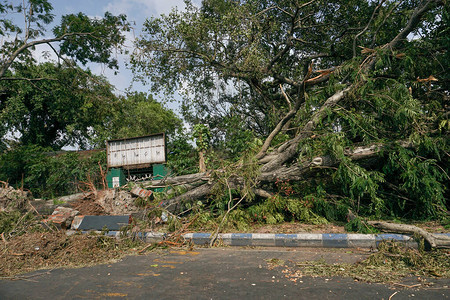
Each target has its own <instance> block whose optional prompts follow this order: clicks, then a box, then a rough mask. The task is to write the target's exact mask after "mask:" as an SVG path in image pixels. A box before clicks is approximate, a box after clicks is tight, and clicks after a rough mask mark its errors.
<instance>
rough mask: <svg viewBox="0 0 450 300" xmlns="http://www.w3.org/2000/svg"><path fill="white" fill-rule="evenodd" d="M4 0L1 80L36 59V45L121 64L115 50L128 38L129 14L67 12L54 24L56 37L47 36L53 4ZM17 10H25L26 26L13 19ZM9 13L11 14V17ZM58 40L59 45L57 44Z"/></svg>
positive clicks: (111, 64)
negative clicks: (34, 52) (11, 69)
mask: <svg viewBox="0 0 450 300" xmlns="http://www.w3.org/2000/svg"><path fill="white" fill-rule="evenodd" d="M16 2H17V4H13V3H14V2H7V1H4V0H2V2H1V3H0V13H2V15H3V16H4V17H3V18H2V19H1V20H0V33H1V35H2V36H3V37H4V38H3V39H2V41H1V44H0V80H3V79H4V77H5V73H6V71H7V70H8V69H10V68H13V69H15V67H16V66H17V65H22V64H28V63H30V62H32V61H33V57H32V55H31V53H32V51H33V50H34V47H35V46H37V45H41V44H47V45H49V46H50V47H51V49H53V51H54V53H55V54H56V55H57V56H58V57H60V58H61V59H64V56H66V57H69V58H71V59H73V60H75V61H78V62H81V63H82V64H86V63H87V62H89V61H90V62H96V63H103V64H106V65H107V66H108V67H111V68H117V67H118V65H117V60H116V59H115V58H114V51H113V50H116V51H120V49H122V45H123V43H124V41H125V37H124V35H123V32H124V31H129V24H128V22H127V21H126V16H124V15H119V16H113V15H112V14H110V13H106V14H105V16H104V17H103V18H100V19H92V18H89V17H87V16H86V15H84V14H82V13H78V14H70V15H65V16H63V17H62V18H61V23H60V25H58V26H56V27H55V28H53V34H54V37H51V38H44V35H45V34H46V26H47V25H49V24H50V23H51V22H53V20H54V15H53V14H52V10H53V6H52V5H51V3H50V2H49V1H47V0H29V1H16ZM14 14H23V17H24V25H23V27H21V26H19V25H17V24H15V23H14V22H13V21H12V20H11V16H12V15H14ZM8 17H9V18H8ZM55 43H58V45H59V49H56V48H55V47H54V46H53V44H55Z"/></svg>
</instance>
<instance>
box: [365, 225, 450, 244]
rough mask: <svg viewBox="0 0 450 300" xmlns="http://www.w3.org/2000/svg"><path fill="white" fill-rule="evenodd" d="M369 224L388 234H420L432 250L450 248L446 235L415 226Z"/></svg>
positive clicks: (449, 240)
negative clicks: (439, 234)
mask: <svg viewBox="0 0 450 300" xmlns="http://www.w3.org/2000/svg"><path fill="white" fill-rule="evenodd" d="M367 223H368V224H369V225H372V226H374V227H376V228H379V229H381V230H383V231H387V232H400V233H409V234H418V235H420V236H421V237H423V238H424V239H425V240H426V241H427V242H428V243H429V244H430V246H431V247H432V248H450V237H447V236H445V235H442V236H438V235H436V234H433V233H429V232H428V231H426V230H423V229H422V228H419V227H417V226H414V225H406V224H394V223H389V222H381V221H368V222H367Z"/></svg>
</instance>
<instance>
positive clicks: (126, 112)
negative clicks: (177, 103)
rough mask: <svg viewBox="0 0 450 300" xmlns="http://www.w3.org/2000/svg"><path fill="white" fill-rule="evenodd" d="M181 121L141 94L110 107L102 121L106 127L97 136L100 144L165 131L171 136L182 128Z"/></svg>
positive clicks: (121, 100) (131, 95)
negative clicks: (109, 140) (110, 140)
mask: <svg viewBox="0 0 450 300" xmlns="http://www.w3.org/2000/svg"><path fill="white" fill-rule="evenodd" d="M182 125H183V124H182V121H181V119H180V118H179V117H178V116H177V115H176V114H175V113H174V112H173V111H172V110H170V109H167V108H165V107H164V105H163V104H161V103H160V102H157V101H156V100H155V99H153V97H152V95H147V94H145V93H142V92H134V93H129V94H128V95H127V96H126V97H119V99H118V101H116V102H115V103H114V105H112V106H110V107H108V116H107V117H106V118H104V119H103V128H101V129H99V130H98V132H97V134H98V137H97V138H96V140H98V143H100V145H102V144H103V142H104V141H105V140H107V139H118V138H127V137H136V136H144V135H149V134H154V133H160V132H165V133H166V134H167V135H168V136H169V137H174V135H175V133H176V132H178V131H180V130H181V129H182Z"/></svg>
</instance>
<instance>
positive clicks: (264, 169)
mask: <svg viewBox="0 0 450 300" xmlns="http://www.w3.org/2000/svg"><path fill="white" fill-rule="evenodd" d="M436 4H441V2H440V1H437V0H428V1H426V2H424V3H422V4H421V5H420V6H419V7H417V8H416V9H415V11H414V12H413V13H412V15H411V17H410V20H409V22H408V24H407V25H406V27H405V28H404V29H403V30H401V31H400V32H399V33H398V35H397V36H396V37H395V38H394V39H393V40H392V41H390V42H389V43H387V44H385V45H384V46H383V47H381V48H388V49H394V48H395V47H396V46H397V45H398V43H399V42H400V41H402V40H403V39H404V38H406V37H407V36H408V34H409V33H411V32H412V31H413V30H414V29H415V28H416V25H417V24H418V23H419V21H420V19H421V17H422V16H423V15H424V14H425V13H426V12H427V11H429V10H430V9H431V8H432V7H433V6H434V5H436ZM377 59H378V57H377V52H376V51H373V52H372V53H371V54H369V55H368V57H366V59H364V61H363V62H362V63H361V64H360V73H361V74H367V72H368V71H370V70H371V69H372V68H373V66H374V65H375V62H376V61H377ZM330 72H332V71H330ZM330 72H328V73H327V76H318V78H312V79H308V78H309V75H310V73H309V72H308V75H306V76H305V77H304V80H303V81H302V82H301V83H293V82H292V81H286V80H284V81H283V80H282V82H285V83H286V84H289V85H291V87H296V88H298V89H299V90H303V89H304V88H305V87H306V86H310V85H314V84H318V83H321V82H323V81H326V80H328V78H329V73H330ZM273 76H275V77H276V76H277V75H276V74H274V75H273ZM361 78H364V76H361ZM364 80H365V79H361V80H360V81H359V82H355V83H353V84H351V85H347V86H346V87H343V88H342V89H341V90H338V91H336V92H335V93H334V94H333V95H332V96H330V97H329V98H328V99H327V100H326V101H325V102H324V103H323V104H322V106H321V107H320V108H318V109H317V110H315V111H314V112H313V113H312V115H311V117H310V119H309V120H308V122H306V123H305V125H304V126H303V127H302V128H301V129H300V130H299V131H298V133H297V134H296V135H295V137H293V138H292V139H291V140H289V141H288V142H286V143H284V144H283V145H281V146H280V147H278V148H277V149H275V150H274V151H272V152H271V153H267V150H268V149H269V145H270V144H271V141H272V140H273V138H274V136H276V135H277V134H278V132H280V130H281V128H282V127H283V126H284V125H285V124H286V123H287V122H288V121H290V120H291V119H292V118H293V117H294V116H295V115H296V113H297V111H298V110H299V109H300V104H301V101H302V99H301V98H302V97H299V99H297V101H296V103H295V106H294V107H291V104H290V100H289V99H288V97H287V96H286V101H287V102H288V104H289V106H290V109H289V111H288V112H287V113H286V115H285V116H284V117H283V118H281V120H280V122H279V124H278V125H277V126H276V127H275V128H274V130H273V132H272V133H271V134H270V135H269V136H268V138H267V139H266V141H265V143H264V144H263V146H262V148H261V150H260V151H259V153H258V154H257V155H256V159H257V160H258V162H259V164H260V175H259V176H258V177H257V178H256V180H255V182H263V183H267V182H269V183H270V182H275V181H276V180H278V179H281V180H288V179H289V180H292V181H295V180H302V179H305V176H306V175H307V174H309V173H310V172H314V171H316V170H317V169H318V168H330V167H334V166H336V165H337V164H338V163H339V162H338V161H336V160H334V159H333V158H332V157H330V156H320V157H319V156H318V157H315V158H313V159H312V160H310V161H296V157H297V156H298V153H299V149H298V148H299V144H300V143H301V142H302V140H304V139H306V138H310V137H312V136H313V135H314V131H315V130H316V127H317V126H318V124H320V123H321V122H322V120H323V119H324V118H325V117H326V116H327V113H328V112H329V111H330V110H332V109H333V108H334V107H336V105H338V103H340V102H341V101H342V100H343V99H345V98H346V97H347V96H348V95H349V94H350V93H353V92H354V91H355V90H356V89H358V88H359V87H360V86H361V85H362V84H364V83H365V82H364ZM400 145H401V146H404V147H410V146H411V145H410V144H409V143H400ZM383 147H384V145H381V144H374V145H367V146H365V147H359V148H356V149H347V150H346V152H345V155H346V156H347V157H348V158H350V159H352V160H362V159H366V158H370V157H373V156H374V155H375V154H376V153H377V152H378V151H379V150H380V149H381V148H383ZM237 167H238V165H237ZM219 173H220V171H219ZM241 175H242V174H236V176H237V177H239V176H241ZM187 181H189V182H187ZM205 181H206V182H205ZM242 182H243V180H240V179H239V178H236V179H235V180H234V181H233V183H232V184H233V185H235V186H237V187H239V185H243V183H242ZM186 183H189V184H190V185H189V189H190V190H189V191H188V192H186V193H185V194H183V195H180V196H177V197H175V198H173V199H171V200H168V201H167V202H165V203H163V205H164V206H166V207H167V208H168V209H170V210H172V211H179V209H180V208H181V207H182V205H180V204H182V203H183V202H186V201H194V200H198V199H204V198H205V197H206V196H207V195H209V194H210V193H211V189H212V187H213V186H214V183H213V182H211V178H210V176H209V175H208V174H205V173H201V174H193V175H191V176H190V177H186V176H182V177H178V178H177V177H175V178H171V179H167V180H166V182H152V185H153V186H155V185H156V186H158V185H161V184H186ZM253 188H254V189H255V191H259V193H256V194H258V195H264V196H268V195H270V193H269V192H267V191H264V190H261V189H259V187H257V186H254V187H253Z"/></svg>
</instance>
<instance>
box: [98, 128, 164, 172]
mask: <svg viewBox="0 0 450 300" xmlns="http://www.w3.org/2000/svg"><path fill="white" fill-rule="evenodd" d="M106 154H107V159H108V167H109V168H118V167H124V168H126V169H133V168H146V167H149V166H150V165H152V164H157V163H165V162H166V138H165V135H164V133H159V134H153V135H148V136H143V137H135V138H127V139H118V140H110V141H107V142H106Z"/></svg>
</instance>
